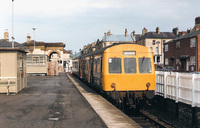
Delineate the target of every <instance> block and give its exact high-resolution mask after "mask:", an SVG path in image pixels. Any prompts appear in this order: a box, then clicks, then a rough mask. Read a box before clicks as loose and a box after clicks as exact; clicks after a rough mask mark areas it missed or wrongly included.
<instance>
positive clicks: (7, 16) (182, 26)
mask: <svg viewBox="0 0 200 128" xmlns="http://www.w3.org/2000/svg"><path fill="white" fill-rule="evenodd" d="M0 5H1V8H0V38H3V33H4V30H5V29H8V31H9V36H10V39H11V37H12V34H11V33H12V0H0ZM198 16H200V1H199V0H15V1H14V37H15V41H17V42H19V43H24V42H25V41H26V36H27V33H30V35H31V37H32V39H33V30H32V28H33V27H35V28H36V31H35V39H36V40H37V41H44V42H63V43H65V44H66V47H65V49H66V50H73V51H78V50H79V49H80V48H81V49H82V47H83V46H84V45H86V44H89V43H92V42H94V41H96V40H97V39H102V37H103V34H104V32H107V31H108V30H110V31H111V33H112V34H115V35H122V34H124V31H125V28H127V29H128V34H130V33H131V32H132V31H133V30H135V31H136V33H137V34H141V32H142V29H143V28H144V27H145V28H147V29H148V31H155V28H156V27H160V31H161V32H171V31H172V29H173V28H174V27H178V28H179V30H181V31H186V30H187V28H192V27H193V26H194V20H195V17H198Z"/></svg>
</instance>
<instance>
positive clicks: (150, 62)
mask: <svg viewBox="0 0 200 128" xmlns="http://www.w3.org/2000/svg"><path fill="white" fill-rule="evenodd" d="M140 59H148V60H149V64H150V66H149V67H150V70H149V71H150V72H141V69H143V68H142V67H141V66H140ZM143 61H144V60H143ZM138 67H139V73H141V74H151V73H152V61H151V58H150V57H143V58H141V57H140V58H138Z"/></svg>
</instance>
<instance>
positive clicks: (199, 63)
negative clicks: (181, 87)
mask: <svg viewBox="0 0 200 128" xmlns="http://www.w3.org/2000/svg"><path fill="white" fill-rule="evenodd" d="M199 58H200V17H197V18H196V19H195V26H194V27H193V29H192V30H188V31H187V34H185V35H183V36H180V37H178V38H175V39H174V40H172V41H169V42H167V43H165V44H164V66H165V67H173V68H175V70H176V71H178V72H192V71H200V60H199Z"/></svg>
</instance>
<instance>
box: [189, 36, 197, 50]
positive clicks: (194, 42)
mask: <svg viewBox="0 0 200 128" xmlns="http://www.w3.org/2000/svg"><path fill="white" fill-rule="evenodd" d="M195 44H196V39H195V38H192V39H190V47H191V48H192V47H195Z"/></svg>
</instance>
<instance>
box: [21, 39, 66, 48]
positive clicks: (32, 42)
mask: <svg viewBox="0 0 200 128" xmlns="http://www.w3.org/2000/svg"><path fill="white" fill-rule="evenodd" d="M23 45H24V46H34V41H33V40H31V41H30V42H28V43H27V42H25V43H23ZM35 46H46V47H65V44H64V43H62V42H54V43H45V42H42V41H35Z"/></svg>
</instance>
